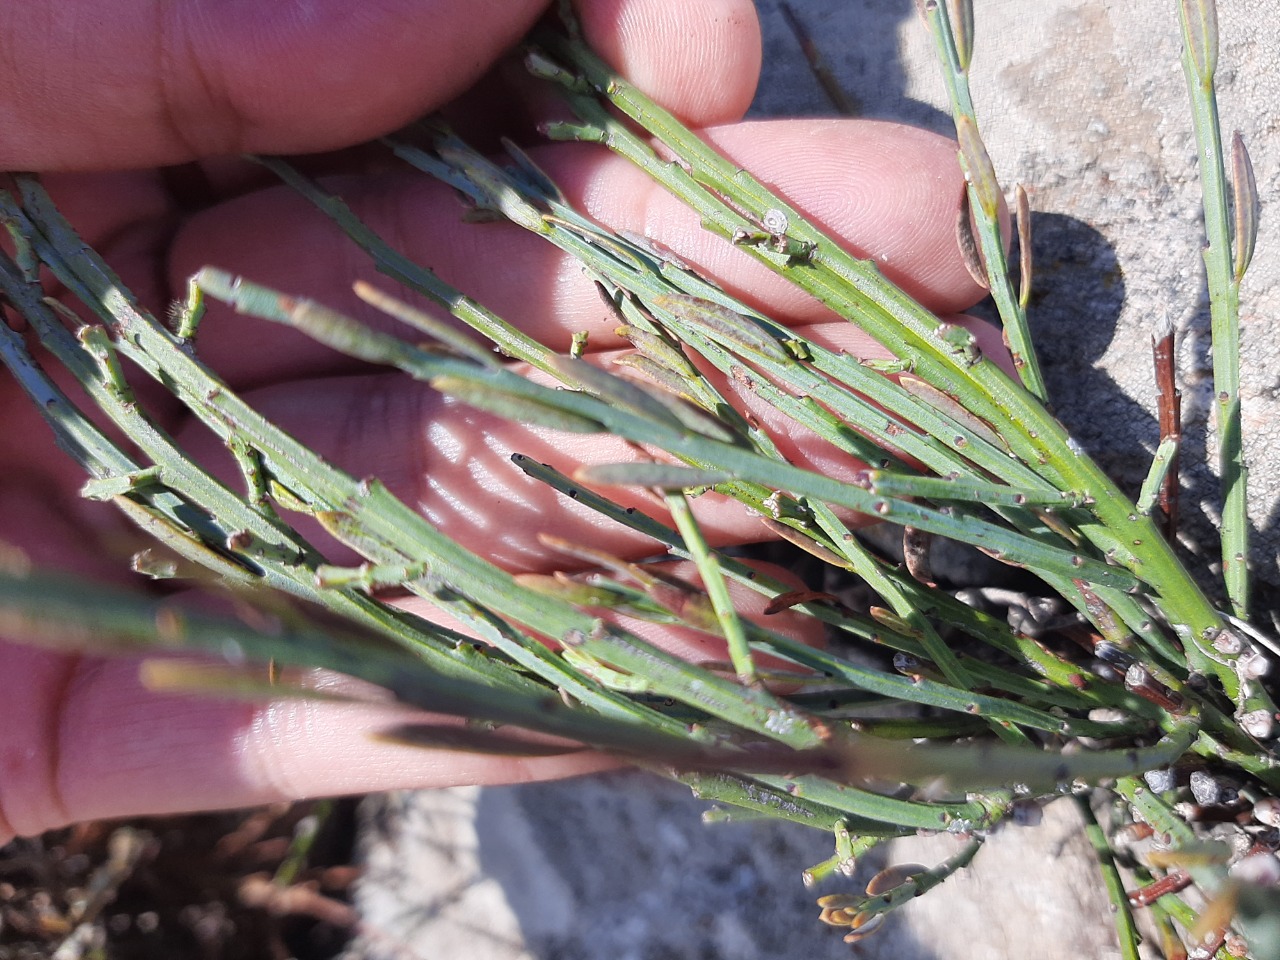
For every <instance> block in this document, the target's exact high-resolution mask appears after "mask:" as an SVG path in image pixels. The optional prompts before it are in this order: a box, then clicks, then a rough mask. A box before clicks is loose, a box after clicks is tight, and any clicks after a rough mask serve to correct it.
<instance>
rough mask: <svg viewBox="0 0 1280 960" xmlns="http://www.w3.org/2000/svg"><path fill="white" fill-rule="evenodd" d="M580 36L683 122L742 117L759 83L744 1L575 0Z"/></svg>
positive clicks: (752, 16)
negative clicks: (577, 4)
mask: <svg viewBox="0 0 1280 960" xmlns="http://www.w3.org/2000/svg"><path fill="white" fill-rule="evenodd" d="M579 6H580V11H579V12H580V16H581V18H582V22H583V30H584V32H585V33H586V36H587V39H588V41H589V43H590V44H591V46H592V47H593V48H594V49H595V50H596V52H598V53H599V54H600V55H601V56H602V57H604V59H605V60H606V61H608V62H609V64H610V65H612V66H613V68H614V69H615V70H617V71H618V72H619V73H621V74H622V75H623V76H625V77H626V78H627V79H628V80H630V81H631V82H632V83H634V84H635V85H636V86H638V87H639V88H640V89H641V90H643V91H644V92H645V93H646V94H647V95H648V96H650V97H652V98H653V99H654V100H656V101H657V102H658V103H660V104H662V106H664V107H665V108H666V109H668V110H670V111H671V112H672V113H674V114H676V115H677V116H678V117H680V119H681V120H683V121H684V122H685V123H688V124H690V125H693V126H707V125H710V124H716V123H727V122H731V121H734V120H738V119H740V118H741V117H742V116H743V114H745V113H746V112H747V108H748V107H749V106H750V105H751V100H752V98H753V97H754V96H755V90H756V83H757V81H758V80H759V77H760V57H761V37H760V23H759V20H758V19H757V17H756V13H755V7H754V5H753V4H752V3H751V2H750V0H699V2H697V3H683V2H675V3H673V2H671V0H581V2H580V4H579Z"/></svg>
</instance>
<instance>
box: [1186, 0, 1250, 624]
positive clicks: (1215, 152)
mask: <svg viewBox="0 0 1280 960" xmlns="http://www.w3.org/2000/svg"><path fill="white" fill-rule="evenodd" d="M1177 3H1178V10H1179V13H1180V20H1181V23H1182V43H1183V48H1182V70H1183V73H1184V74H1185V75H1186V78H1187V89H1188V91H1189V92H1190V95H1191V118H1192V121H1193V125H1194V128H1195V133H1196V146H1197V148H1198V149H1197V151H1196V156H1197V157H1198V158H1199V161H1200V184H1201V189H1202V190H1203V194H1204V226H1205V236H1206V239H1207V240H1208V245H1207V246H1206V247H1205V249H1204V264H1205V277H1206V280H1207V281H1208V284H1209V314H1210V318H1211V323H1212V337H1213V391H1214V411H1215V413H1216V423H1217V441H1218V469H1219V473H1220V476H1221V481H1222V500H1223V503H1222V575H1223V579H1224V580H1225V582H1226V586H1227V595H1228V596H1229V597H1230V599H1231V606H1232V609H1233V610H1234V612H1235V614H1236V616H1238V617H1245V616H1248V612H1249V566H1248V564H1249V500H1248V469H1247V467H1246V466H1245V461H1244V441H1243V438H1242V436H1241V432H1240V430H1241V409H1240V277H1241V276H1243V275H1244V270H1243V267H1244V266H1246V265H1247V256H1246V251H1245V250H1240V251H1237V253H1238V255H1239V258H1240V265H1241V267H1242V269H1240V270H1239V271H1238V273H1239V275H1237V270H1236V268H1235V264H1234V263H1233V262H1232V255H1231V235H1232V230H1231V223H1230V218H1229V217H1228V214H1227V177H1226V170H1225V165H1224V162H1223V150H1222V131H1221V128H1220V126H1219V124H1218V104H1217V96H1216V93H1215V91H1214V82H1213V75H1214V72H1215V71H1216V69H1217V63H1218V23H1217V12H1216V8H1215V4H1214V2H1213V0H1177ZM1251 207H1252V204H1249V205H1248V206H1246V207H1245V209H1241V210H1239V211H1238V212H1237V216H1238V217H1248V216H1250V214H1251ZM1249 246H1250V247H1251V246H1252V242H1251V241H1250V242H1249Z"/></svg>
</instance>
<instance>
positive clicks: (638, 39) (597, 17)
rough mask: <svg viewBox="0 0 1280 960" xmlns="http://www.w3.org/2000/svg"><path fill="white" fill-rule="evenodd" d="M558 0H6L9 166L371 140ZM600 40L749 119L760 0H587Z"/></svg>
mask: <svg viewBox="0 0 1280 960" xmlns="http://www.w3.org/2000/svg"><path fill="white" fill-rule="evenodd" d="M547 3H548V0H484V2H480V0H471V2H462V0H365V2H362V3H359V4H351V3H349V2H347V0H313V2H310V3H307V4H289V3H261V2H259V0H185V2H182V0H65V2H63V3H58V4H51V3H8V4H0V36H3V37H4V38H5V42H4V44H3V45H0V131H3V133H0V170H40V171H53V170H91V169H98V170H101V169H118V168H142V167H148V166H156V165H164V164H176V163H183V162H186V161H189V160H194V159H199V158H201V157H206V156H217V155H222V154H237V153H246V152H247V153H309V152H316V151H321V150H331V149H337V148H340V147H345V146H349V145H351V144H354V143H359V142H361V141H363V140H367V139H370V138H371V137H375V136H378V135H380V134H383V133H386V132H388V131H390V130H392V129H395V128H396V127H398V126H402V125H403V124H405V123H407V122H409V121H410V120H412V119H414V118H415V117H418V116H421V115H422V114H423V113H425V112H427V111H429V110H432V109H435V108H437V107H439V106H441V105H443V104H444V103H446V102H448V101H449V100H451V99H453V98H454V97H456V96H457V95H458V94H460V93H461V92H463V91H464V90H466V89H467V88H468V87H470V86H471V85H472V84H473V83H474V82H475V81H476V80H477V79H479V78H480V76H481V75H482V74H484V73H485V71H487V70H488V69H489V67H490V66H491V65H492V64H493V63H494V61H495V60H496V59H497V58H498V57H499V56H501V55H502V54H503V53H504V52H505V51H506V50H508V49H510V48H511V47H513V46H514V45H515V44H516V43H517V42H518V41H519V39H520V37H521V36H523V35H524V34H525V32H526V31H528V29H529V28H530V27H531V26H532V25H533V23H534V21H535V20H536V19H537V17H538V16H539V14H541V13H542V11H543V10H544V9H545V8H546V6H547ZM578 6H579V8H580V11H579V12H580V16H581V18H582V21H583V26H584V28H585V30H586V33H587V36H588V39H589V40H590V42H591V43H592V44H593V45H594V46H596V47H597V48H598V49H599V50H600V51H601V52H602V53H603V54H604V55H605V56H606V57H607V58H608V59H609V60H611V61H612V62H614V63H615V65H617V66H618V68H619V69H621V70H622V71H623V72H624V73H628V74H629V75H632V76H633V77H634V78H635V79H636V81H637V82H638V83H640V84H641V85H642V86H644V87H645V88H646V89H647V90H649V92H650V93H651V94H652V95H653V96H654V97H655V98H656V99H658V100H659V101H661V102H662V103H663V104H664V105H665V106H667V107H668V108H669V109H671V110H673V111H675V112H676V113H678V114H680V115H681V116H682V117H683V118H684V119H686V120H688V121H689V122H693V123H699V124H705V123H715V122H721V121H725V120H733V119H737V118H738V117H739V116H741V114H742V113H743V112H744V111H745V110H746V108H747V105H748V103H749V102H750V99H751V95H752V92H753V91H754V89H755V81H756V75H757V73H758V70H759V58H760V37H759V27H758V24H757V23H756V19H755V13H754V9H753V7H752V4H751V2H750V0H703V2H699V3H696V4H691V3H686V2H684V0H580V2H579V4H578Z"/></svg>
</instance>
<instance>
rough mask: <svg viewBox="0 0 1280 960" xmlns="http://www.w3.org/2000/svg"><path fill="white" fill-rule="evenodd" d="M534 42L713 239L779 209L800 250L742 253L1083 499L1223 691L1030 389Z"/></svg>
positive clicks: (1141, 538) (684, 137)
mask: <svg viewBox="0 0 1280 960" xmlns="http://www.w3.org/2000/svg"><path fill="white" fill-rule="evenodd" d="M538 41H539V43H541V44H543V45H545V46H546V47H547V48H548V49H549V50H551V51H552V52H553V53H554V54H555V55H556V56H558V57H560V58H562V59H563V60H564V61H565V62H567V63H572V64H573V66H574V67H575V68H576V69H578V70H580V71H581V73H582V76H583V77H584V78H585V79H587V80H588V81H589V82H590V83H591V85H592V86H593V87H594V88H595V89H596V90H597V91H599V93H600V94H601V95H602V96H604V97H606V98H607V99H608V100H609V102H610V103H612V104H613V105H615V106H616V107H618V108H619V109H620V110H622V112H623V113H625V114H626V115H627V116H628V117H630V118H632V119H633V120H635V121H636V122H638V123H639V124H640V125H641V126H642V127H644V128H645V129H646V130H648V131H649V132H650V133H652V134H654V135H655V136H657V137H658V138H659V139H660V140H661V141H663V142H664V143H665V144H666V145H667V146H668V147H669V148H671V149H672V150H673V151H674V152H675V154H676V155H677V156H679V157H680V158H681V159H682V165H677V164H674V163H669V162H665V161H662V160H660V159H659V158H658V157H657V155H656V154H655V153H654V152H653V150H652V149H651V148H650V147H649V146H648V145H647V144H645V143H644V142H642V141H640V140H639V139H638V138H637V137H635V136H634V135H632V134H631V133H630V131H629V130H627V128H626V127H625V126H624V125H622V124H620V123H618V122H617V121H615V120H613V119H612V118H611V117H610V116H609V114H608V113H607V112H605V111H604V110H603V109H602V108H600V107H599V105H598V104H597V103H596V102H595V101H594V100H588V99H586V98H584V97H581V96H573V95H570V96H569V100H570V103H571V105H572V106H573V107H574V109H575V110H577V111H578V112H579V113H580V114H581V115H583V116H584V117H585V118H586V119H588V120H589V122H591V123H593V124H596V125H598V126H600V127H601V128H602V129H604V130H605V131H606V132H607V135H606V136H605V138H604V142H605V143H606V145H607V146H609V147H610V148H611V149H613V150H615V151H616V152H618V153H620V154H621V155H623V156H626V157H628V158H629V159H631V160H632V162H634V163H635V164H636V165H637V166H639V167H640V168H641V169H643V170H645V171H646V172H647V173H649V174H650V175H651V176H652V177H653V178H654V179H656V180H657V181H658V182H660V183H662V184H663V185H664V186H666V187H667V188H668V189H669V190H671V191H672V192H673V193H674V194H675V195H676V196H678V197H680V198H681V199H682V200H684V201H685V202H686V203H688V204H689V205H690V206H692V207H693V208H694V209H695V210H696V211H697V212H698V213H699V215H700V216H701V217H702V219H703V222H704V224H705V225H706V226H708V227H709V228H710V229H712V230H713V231H715V232H717V233H719V234H721V235H722V236H725V237H733V236H734V234H735V232H739V233H741V232H744V231H745V232H747V233H748V235H749V234H750V231H752V230H758V229H759V226H758V224H757V223H755V222H753V221H751V220H747V219H746V218H745V217H744V216H743V214H742V213H739V212H738V211H737V210H736V209H734V208H732V207H729V206H727V205H726V204H725V203H724V202H723V201H722V199H721V198H722V197H724V196H733V197H734V198H736V202H737V204H738V205H740V206H741V205H745V206H746V207H747V208H748V209H749V210H750V211H752V215H753V216H756V217H761V218H762V217H763V215H764V213H765V212H766V211H769V210H775V211H778V212H780V213H781V214H782V215H783V216H785V217H786V218H787V221H788V223H789V229H788V234H787V236H788V241H789V243H790V244H791V245H792V246H797V247H798V248H799V249H800V250H801V251H802V252H801V253H797V254H792V255H786V254H779V253H775V252H774V251H773V250H771V249H768V248H767V247H765V246H763V245H759V246H757V245H751V244H745V245H743V249H744V250H745V251H746V252H747V253H748V254H750V255H751V256H753V257H755V258H756V259H758V260H760V261H762V262H764V263H765V264H766V265H768V266H770V267H771V268H773V269H775V270H778V271H779V272H782V273H784V274H785V275H786V276H787V278H788V279H789V280H790V281H791V282H792V283H794V284H795V285H796V286H798V287H800V288H801V289H804V290H806V291H807V292H809V293H811V294H813V295H814V296H815V297H817V298H818V299H819V300H820V301H822V302H823V303H826V304H827V305H828V306H830V307H832V309H834V310H835V311H836V312H837V313H839V314H841V315H843V316H847V317H851V318H854V317H856V318H857V322H858V323H859V325H860V326H861V327H862V328H863V329H865V330H866V331H867V332H868V333H870V334H871V335H872V336H873V337H874V338H875V339H877V340H879V341H880V342H881V343H883V344H885V345H886V346H888V347H889V348H890V349H891V350H894V352H895V353H897V354H898V355H899V356H900V357H902V358H903V359H905V360H907V361H909V362H910V363H911V364H912V365H913V368H914V372H915V374H916V375H917V376H919V377H920V378H921V379H923V380H925V381H927V382H929V383H930V384H931V385H933V386H934V387H935V388H937V389H939V390H941V391H943V392H944V393H949V394H951V395H953V396H956V397H958V398H960V399H961V400H962V402H963V403H964V404H965V405H966V406H967V407H968V408H969V409H970V410H971V411H972V412H973V413H974V414H975V415H977V416H978V417H980V418H981V419H983V420H985V421H986V422H988V423H990V424H993V425H995V426H997V427H998V430H999V433H1000V434H1001V436H1003V437H1004V438H1005V439H1006V440H1007V441H1008V442H1009V443H1010V444H1011V446H1012V449H1013V452H1014V453H1015V455H1016V456H1018V457H1019V458H1020V459H1022V460H1023V462H1024V463H1026V464H1028V465H1032V466H1034V467H1037V468H1038V469H1039V470H1040V471H1042V472H1043V474H1044V475H1045V477H1046V478H1047V479H1049V480H1051V481H1052V482H1053V483H1054V484H1055V485H1056V486H1057V487H1058V488H1059V489H1061V490H1066V491H1075V492H1080V493H1082V494H1084V495H1086V496H1089V497H1092V498H1093V499H1094V500H1095V503H1094V505H1093V507H1092V512H1093V514H1094V516H1095V517H1096V518H1097V521H1096V522H1088V521H1086V522H1082V523H1081V524H1080V529H1081V531H1082V532H1083V533H1084V534H1085V535H1086V536H1088V537H1089V539H1090V540H1092V541H1093V542H1094V543H1095V544H1096V545H1097V546H1098V548H1099V549H1100V550H1101V551H1103V552H1104V553H1105V554H1106V555H1107V556H1108V557H1109V558H1110V559H1112V560H1113V561H1114V562H1117V563H1120V564H1122V565H1124V566H1126V567H1128V568H1129V569H1131V570H1132V571H1133V572H1134V573H1135V574H1137V575H1138V576H1139V577H1140V578H1141V579H1142V580H1143V581H1145V582H1146V583H1147V584H1149V585H1150V587H1151V588H1152V590H1153V591H1154V594H1155V599H1156V602H1157V603H1158V604H1159V606H1160V608H1161V609H1162V611H1163V612H1164V613H1165V615H1166V616H1167V617H1168V619H1169V620H1170V621H1171V622H1172V623H1174V624H1176V625H1178V627H1179V628H1180V630H1182V631H1183V635H1182V636H1181V637H1180V639H1181V640H1182V641H1183V643H1184V644H1185V645H1186V649H1187V657H1188V659H1189V661H1190V665H1191V667H1192V668H1193V669H1195V670H1197V671H1199V672H1202V673H1208V674H1212V675H1214V676H1215V677H1217V679H1218V680H1219V681H1220V682H1221V684H1222V686H1223V687H1224V689H1225V690H1226V691H1227V693H1228V695H1233V694H1234V691H1235V689H1236V686H1237V680H1236V677H1235V671H1234V669H1232V666H1231V664H1230V662H1229V658H1225V657H1222V656H1221V655H1220V654H1217V653H1216V652H1214V651H1213V650H1212V648H1211V640H1212V638H1213V637H1214V636H1215V635H1216V631H1217V630H1219V629H1220V628H1221V627H1222V621H1221V618H1220V617H1219V616H1218V614H1217V613H1216V611H1215V610H1214V608H1213V606H1212V604H1210V603H1209V601H1208V600H1207V598H1206V597H1205V596H1204V594H1203V593H1202V592H1201V591H1200V589H1199V587H1198V586H1197V585H1196V584H1195V582H1194V581H1193V580H1191V578H1190V577H1189V576H1188V574H1187V573H1186V571H1185V569H1184V568H1183V567H1182V566H1181V564H1180V563H1179V562H1178V560H1177V558H1176V557H1175V556H1174V554H1173V552H1172V550H1171V548H1170V547H1169V545H1168V544H1167V543H1165V542H1164V540H1163V538H1162V536H1161V535H1160V532H1159V530H1158V529H1157V527H1156V526H1155V524H1154V523H1152V522H1151V521H1150V519H1149V518H1147V517H1144V516H1142V515H1141V514H1140V513H1139V512H1138V511H1137V509H1136V508H1135V507H1133V506H1132V505H1131V504H1129V503H1128V501H1127V499H1126V498H1125V497H1124V495H1123V494H1122V493H1121V492H1120V491H1119V489H1118V488H1116V486H1115V485H1114V483H1112V482H1111V481H1110V480H1109V479H1108V478H1107V477H1106V475H1105V474H1103V473H1102V471H1101V470H1100V469H1099V468H1098V467H1097V465H1096V464H1094V463H1093V462H1092V461H1091V460H1090V459H1089V458H1088V457H1085V456H1083V455H1082V454H1081V453H1080V452H1079V451H1078V448H1077V447H1075V446H1074V442H1073V441H1072V440H1071V438H1070V437H1069V436H1068V434H1067V433H1066V431H1065V430H1064V429H1063V428H1062V426H1061V425H1060V424H1058V423H1057V421H1055V420H1054V419H1053V418H1052V417H1051V416H1050V415H1049V414H1048V413H1047V412H1046V411H1045V410H1044V409H1043V407H1042V406H1041V405H1040V404H1039V403H1038V402H1037V401H1036V400H1035V398H1034V397H1033V396H1032V395H1031V394H1029V393H1027V392H1026V391H1024V390H1023V389H1022V388H1021V387H1019V386H1018V385H1017V384H1014V383H1013V382H1012V381H1010V380H1009V379H1008V377H1007V376H1005V375H1004V373H1003V372H1002V371H1000V370H999V368H998V367H997V366H996V365H995V364H994V363H992V362H990V361H988V360H985V359H984V358H981V357H975V356H973V355H972V354H971V353H969V352H966V351H965V350H964V349H963V348H954V347H952V345H950V344H948V343H946V342H945V341H944V340H942V339H940V338H939V335H938V333H939V324H938V321H937V320H936V318H934V317H933V316H932V315H930V314H929V313H928V312H927V311H925V310H924V309H923V308H922V307H920V306H919V305H918V304H916V303H915V302H914V301H912V300H911V299H910V298H909V297H907V296H905V295H904V294H902V293H901V292H900V291H898V290H896V289H895V288H893V287H892V285H891V284H888V283H887V282H886V281H885V280H884V279H883V277H882V276H881V275H880V273H879V270H878V269H877V268H876V266H875V264H874V263H871V262H868V261H860V260H857V259H855V258H853V257H852V256H850V255H849V254H848V253H847V252H845V251H844V250H843V249H842V248H840V246H839V245H838V244H836V243H835V242H833V241H832V240H830V239H829V238H827V237H825V236H824V235H822V234H821V233H819V232H818V231H816V230H815V229H813V228H812V227H811V226H809V225H808V224H807V223H805V222H804V220H803V218H802V217H801V215H800V214H799V213H798V212H797V211H795V210H794V209H792V208H790V207H788V206H787V205H786V204H785V203H783V201H781V200H779V199H778V198H776V197H774V196H773V195H772V194H770V193H769V192H768V191H767V190H766V189H765V188H764V187H763V186H761V185H760V184H759V182H758V181H756V180H754V179H753V178H752V177H750V176H749V175H748V174H746V173H745V171H743V170H741V169H739V168H737V167H735V166H733V165H732V164H730V163H729V162H728V161H726V160H725V159H724V158H723V157H721V156H720V155H719V154H717V153H715V152H714V151H713V150H712V149H711V148H710V147H708V146H707V145H706V144H705V143H704V142H703V141H701V140H700V139H698V138H697V137H695V136H693V135H691V134H689V133H688V132H687V131H685V130H684V129H683V127H682V126H681V125H680V124H679V123H678V122H677V121H676V120H675V119H674V118H673V117H672V116H671V115H670V114H668V113H666V112H665V111H663V110H662V109H661V108H660V107H658V106H656V105H655V104H654V103H653V102H652V101H650V100H649V99H648V98H646V97H644V96H643V95H642V94H640V93H639V91H637V90H636V89H635V88H634V87H632V86H631V85H630V84H627V83H626V82H625V81H623V80H620V79H619V78H618V77H616V75H614V74H613V73H612V72H611V71H609V70H608V68H607V67H605V66H604V65H603V64H602V63H601V62H600V61H599V60H597V59H596V58H595V57H594V56H592V55H591V54H590V53H588V52H587V51H586V50H585V49H584V48H582V47H580V46H576V45H572V44H568V43H565V42H563V41H561V40H559V39H558V38H555V37H553V36H550V35H544V34H539V36H538ZM685 165H687V167H688V169H689V170H691V171H692V173H690V172H687V171H686V167H685ZM960 539H966V538H965V537H963V536H961V537H960Z"/></svg>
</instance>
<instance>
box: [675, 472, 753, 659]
mask: <svg viewBox="0 0 1280 960" xmlns="http://www.w3.org/2000/svg"><path fill="white" fill-rule="evenodd" d="M666 501H667V508H668V509H669V510H670V511H671V518H672V519H673V520H675V522H676V529H677V530H679V531H680V536H681V537H683V538H684V542H685V545H686V546H687V547H688V549H689V552H690V553H691V554H692V555H693V562H694V564H695V565H696V566H697V568H698V574H699V576H701V577H702V586H703V589H705V590H706V591H707V596H708V597H710V598H711V606H712V608H713V609H714V610H715V612H716V619H717V620H718V621H719V623H720V629H721V630H722V631H723V632H724V639H725V642H726V643H727V644H728V647H729V659H730V661H731V662H732V663H733V669H734V671H735V672H736V673H737V675H738V679H739V680H740V681H742V682H743V683H755V682H756V665H755V662H754V661H753V660H752V659H751V648H750V646H749V645H748V643H747V634H746V631H745V630H744V629H743V627H742V620H741V618H740V617H739V616H738V611H737V610H736V609H735V608H734V606H733V599H732V598H731V597H730V596H729V587H728V585H727V584H726V583H725V580H724V574H722V573H721V572H720V564H719V562H718V561H717V559H716V555H715V554H714V553H712V552H711V549H710V548H709V547H708V546H707V541H706V539H705V538H704V537H703V536H702V530H701V529H700V528H699V527H698V521H697V520H695V519H694V517H693V511H692V510H690V509H689V500H688V498H687V497H686V496H685V494H684V492H683V491H682V490H674V491H670V492H668V493H667V495H666Z"/></svg>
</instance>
